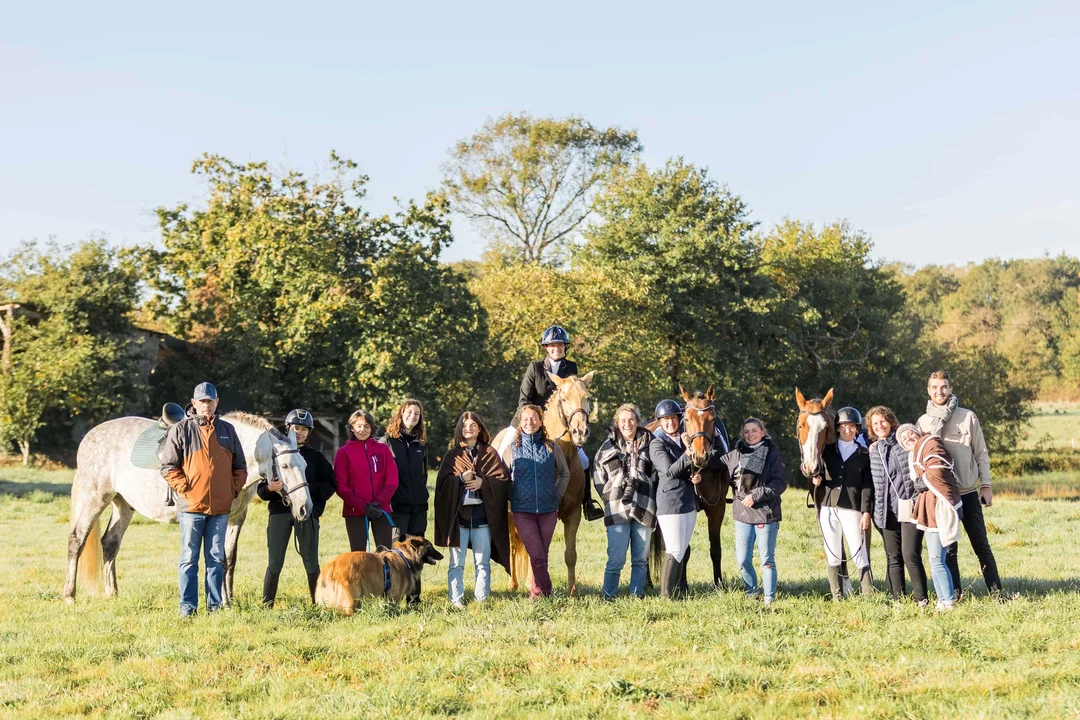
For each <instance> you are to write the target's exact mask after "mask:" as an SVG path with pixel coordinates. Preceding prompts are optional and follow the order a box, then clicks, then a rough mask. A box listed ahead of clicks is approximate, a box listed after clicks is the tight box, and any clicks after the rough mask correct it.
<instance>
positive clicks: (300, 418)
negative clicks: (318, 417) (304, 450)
mask: <svg viewBox="0 0 1080 720" xmlns="http://www.w3.org/2000/svg"><path fill="white" fill-rule="evenodd" d="M289 425H299V426H300V427H306V428H307V429H308V430H310V429H311V428H313V427H315V420H314V419H313V418H312V417H311V413H309V412H308V411H307V410H300V409H296V410H290V411H289V414H288V415H286V416H285V427H288V426H289Z"/></svg>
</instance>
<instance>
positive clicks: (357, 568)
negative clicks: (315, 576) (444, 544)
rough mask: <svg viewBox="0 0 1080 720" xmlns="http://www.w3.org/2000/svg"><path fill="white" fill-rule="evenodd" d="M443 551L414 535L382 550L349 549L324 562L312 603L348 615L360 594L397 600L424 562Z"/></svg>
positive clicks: (435, 558) (408, 589) (409, 587)
mask: <svg viewBox="0 0 1080 720" xmlns="http://www.w3.org/2000/svg"><path fill="white" fill-rule="evenodd" d="M442 559H443V555H442V553H440V552H439V551H438V550H436V549H435V546H434V545H432V544H431V543H430V542H429V541H427V540H425V539H424V538H422V537H417V536H416V535H409V536H408V537H406V538H405V539H404V540H399V541H397V542H395V543H394V549H393V550H388V551H386V552H374V553H368V552H349V553H343V554H341V555H338V556H337V557H336V558H334V559H333V560H331V561H330V562H328V563H326V564H325V565H323V567H322V572H321V573H320V574H319V583H318V585H316V586H315V604H316V605H324V606H326V607H329V608H335V609H337V610H341V611H343V612H344V613H345V614H346V615H352V613H353V610H354V609H356V606H357V605H358V604H359V602H360V599H361V598H366V597H374V598H378V597H382V598H386V599H387V600H390V601H392V602H395V603H397V602H401V600H402V598H404V597H406V596H408V595H409V593H411V592H412V591H413V588H414V587H415V586H416V583H417V582H418V581H419V580H420V573H421V572H422V571H423V569H424V565H434V564H435V563H436V561H438V560H442Z"/></svg>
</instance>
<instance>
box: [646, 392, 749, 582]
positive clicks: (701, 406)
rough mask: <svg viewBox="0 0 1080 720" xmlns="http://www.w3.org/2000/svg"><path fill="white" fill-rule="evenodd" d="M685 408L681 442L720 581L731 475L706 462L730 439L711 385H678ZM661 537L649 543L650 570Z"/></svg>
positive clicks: (655, 565)
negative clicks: (693, 474)
mask: <svg viewBox="0 0 1080 720" xmlns="http://www.w3.org/2000/svg"><path fill="white" fill-rule="evenodd" d="M679 392H681V393H682V397H683V400H684V401H686V407H684V408H683V420H682V422H683V437H682V440H683V445H684V446H685V447H686V452H687V453H688V454H689V455H690V460H691V462H692V463H693V466H694V470H695V472H696V473H697V474H698V475H699V476H700V478H701V480H700V481H699V482H698V483H697V484H696V485H694V494H695V495H696V496H697V501H698V506H699V509H701V510H704V511H705V517H706V518H707V519H708V521H709V558H710V559H711V560H712V567H713V584H714V585H716V586H719V585H720V584H721V580H722V575H721V560H722V559H723V549H722V547H721V545H720V526H721V525H722V524H723V522H724V514H725V513H726V512H727V506H728V504H729V503H731V502H732V500H731V499H730V498H728V496H727V495H728V489H729V488H730V487H731V476H730V475H729V474H728V471H727V468H723V467H721V468H711V467H708V466H707V465H706V459H707V456H708V453H709V452H710V451H711V450H717V451H719V452H721V453H726V452H727V451H728V450H730V447H731V445H730V442H729V440H728V437H727V431H726V428H724V424H723V422H721V421H719V420H718V419H717V417H716V408H715V407H714V406H713V398H714V397H715V395H716V392H715V388H714V386H712V385H710V386H709V389H708V390H706V391H705V392H704V393H702V392H699V391H698V392H693V393H689V392H687V391H686V390H684V389H683V387H682V385H680V386H679ZM659 424H660V421H659V420H653V421H651V422H650V423H649V424H648V425H646V426H645V427H646V428H647V429H648V430H649V431H650V432H651V431H653V430H655V429H656V428H657V426H659ZM662 542H663V538H662V536H661V534H660V532H659V531H657V532H654V533H653V542H652V565H653V567H652V573H653V574H657V573H659V565H660V560H661V559H662V558H663V546H662Z"/></svg>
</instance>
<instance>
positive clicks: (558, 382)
mask: <svg viewBox="0 0 1080 720" xmlns="http://www.w3.org/2000/svg"><path fill="white" fill-rule="evenodd" d="M547 376H548V377H549V378H551V382H553V383H555V387H559V386H560V385H562V384H563V383H564V382H566V381H565V380H563V379H562V378H561V377H559V376H558V375H556V374H555V373H553V372H549V373H548V374H547Z"/></svg>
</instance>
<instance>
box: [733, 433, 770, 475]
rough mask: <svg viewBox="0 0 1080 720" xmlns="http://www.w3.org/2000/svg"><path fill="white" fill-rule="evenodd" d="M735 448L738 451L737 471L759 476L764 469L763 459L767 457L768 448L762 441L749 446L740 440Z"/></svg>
mask: <svg viewBox="0 0 1080 720" xmlns="http://www.w3.org/2000/svg"><path fill="white" fill-rule="evenodd" d="M735 447H736V448H737V449H738V451H739V469H740V470H741V471H742V472H744V473H746V472H750V473H754V474H755V475H760V474H761V471H762V470H764V469H765V459H766V458H767V457H768V456H769V446H768V445H766V444H765V440H762V441H761V442H759V443H758V444H757V445H749V444H747V442H746V441H745V440H740V441H739V442H738V443H737V444H736V445H735Z"/></svg>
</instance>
